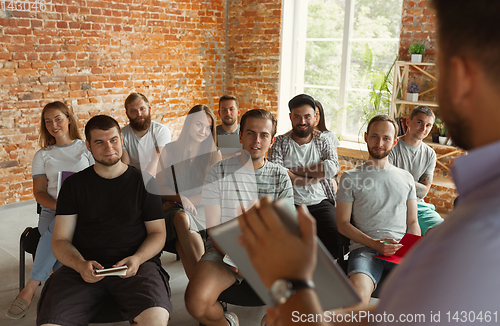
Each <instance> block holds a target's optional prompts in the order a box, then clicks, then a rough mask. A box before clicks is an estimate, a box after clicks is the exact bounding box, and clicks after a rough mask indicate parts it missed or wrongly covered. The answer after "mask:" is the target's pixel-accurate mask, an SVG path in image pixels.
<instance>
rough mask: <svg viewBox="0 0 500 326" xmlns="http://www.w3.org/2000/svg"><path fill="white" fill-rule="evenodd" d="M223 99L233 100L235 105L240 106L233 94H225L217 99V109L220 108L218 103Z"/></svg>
mask: <svg viewBox="0 0 500 326" xmlns="http://www.w3.org/2000/svg"><path fill="white" fill-rule="evenodd" d="M224 101H234V102H236V107H237V108H239V107H240V104H239V103H238V99H237V98H236V97H235V96H233V95H228V94H225V95H222V97H221V98H220V99H219V110H220V103H221V102H224Z"/></svg>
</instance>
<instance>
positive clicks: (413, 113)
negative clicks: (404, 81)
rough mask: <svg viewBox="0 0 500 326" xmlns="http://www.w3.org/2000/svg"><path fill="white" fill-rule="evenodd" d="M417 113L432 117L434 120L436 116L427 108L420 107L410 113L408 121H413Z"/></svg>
mask: <svg viewBox="0 0 500 326" xmlns="http://www.w3.org/2000/svg"><path fill="white" fill-rule="evenodd" d="M419 113H423V114H425V115H427V116H429V117H433V118H434V119H436V115H435V114H434V112H432V110H431V109H430V108H429V107H428V106H423V105H420V106H417V107H416V108H414V109H413V110H412V111H411V113H410V120H413V118H415V116H416V115H417V114H419Z"/></svg>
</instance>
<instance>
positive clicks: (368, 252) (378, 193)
mask: <svg viewBox="0 0 500 326" xmlns="http://www.w3.org/2000/svg"><path fill="white" fill-rule="evenodd" d="M397 134H398V128H397V125H396V123H395V122H394V120H392V119H391V118H389V117H388V116H387V115H378V116H375V117H374V118H373V119H371V120H370V122H369V124H368V128H367V131H366V133H365V141H366V145H367V147H368V153H369V156H368V160H367V161H366V162H365V163H364V164H362V165H360V166H358V167H356V168H354V169H352V170H349V171H346V172H344V174H342V177H341V178H340V184H339V191H338V194H337V227H338V229H339V232H340V233H342V234H343V235H345V236H346V237H348V238H349V239H351V245H350V247H349V251H350V253H349V266H348V268H347V272H348V276H349V280H350V281H351V283H352V284H353V286H354V288H355V289H356V290H357V291H358V294H359V296H360V297H361V300H362V304H368V303H369V301H370V297H371V294H372V292H373V291H374V290H375V288H376V287H377V284H378V282H379V281H380V279H381V276H382V273H383V272H384V271H390V270H391V269H392V268H393V267H394V266H396V265H395V264H393V263H389V262H386V261H384V260H380V259H377V258H375V257H374V256H376V255H384V256H391V255H393V254H394V253H395V252H396V251H397V250H398V249H399V248H401V247H402V245H401V244H399V243H398V242H399V241H400V240H401V238H403V236H404V235H405V233H411V234H415V235H420V227H419V225H418V220H417V196H416V192H415V182H414V180H413V177H412V175H411V174H410V173H409V172H407V171H405V170H403V169H400V168H397V167H395V166H394V165H392V164H391V163H389V158H388V155H389V153H390V152H391V150H392V149H393V148H394V146H396V144H397V143H398V140H399V139H398V138H397Z"/></svg>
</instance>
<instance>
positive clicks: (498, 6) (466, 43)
mask: <svg viewBox="0 0 500 326" xmlns="http://www.w3.org/2000/svg"><path fill="white" fill-rule="evenodd" d="M431 6H432V7H433V8H434V9H435V10H436V17H437V32H438V39H439V42H438V44H439V52H440V55H441V53H442V52H444V54H445V55H444V56H443V58H444V62H448V61H449V59H450V58H451V57H452V56H454V55H456V56H466V57H468V58H471V59H473V60H474V61H475V62H476V63H477V64H479V65H481V66H482V67H483V70H484V72H485V73H486V74H487V75H488V76H489V77H490V79H491V80H494V81H496V82H497V83H500V60H499V58H500V42H499V41H498V40H500V28H498V21H499V19H500V1H498V0H481V1H470V0H453V1H451V0H432V2H431Z"/></svg>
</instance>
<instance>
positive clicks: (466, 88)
mask: <svg viewBox="0 0 500 326" xmlns="http://www.w3.org/2000/svg"><path fill="white" fill-rule="evenodd" d="M476 69H477V68H476V67H475V65H474V64H472V63H471V62H470V60H467V59H464V58H462V57H457V56H455V57H452V58H451V59H450V69H449V74H450V78H449V79H448V81H449V83H450V85H449V86H448V91H449V94H450V99H451V101H452V104H453V105H455V106H456V105H459V104H461V103H462V102H463V101H466V100H468V97H469V96H470V93H471V91H472V88H473V85H474V80H475V78H476V77H475V75H476V73H477V71H476Z"/></svg>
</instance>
